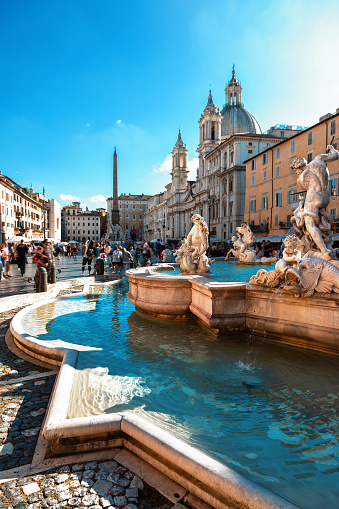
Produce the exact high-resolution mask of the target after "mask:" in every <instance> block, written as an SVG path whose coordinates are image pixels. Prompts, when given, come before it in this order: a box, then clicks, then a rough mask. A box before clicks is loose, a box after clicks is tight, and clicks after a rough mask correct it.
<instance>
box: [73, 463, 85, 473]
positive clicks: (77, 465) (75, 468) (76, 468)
mask: <svg viewBox="0 0 339 509" xmlns="http://www.w3.org/2000/svg"><path fill="white" fill-rule="evenodd" d="M84 468H85V465H83V464H82V463H75V465H72V470H73V472H79V471H80V470H83V469H84Z"/></svg>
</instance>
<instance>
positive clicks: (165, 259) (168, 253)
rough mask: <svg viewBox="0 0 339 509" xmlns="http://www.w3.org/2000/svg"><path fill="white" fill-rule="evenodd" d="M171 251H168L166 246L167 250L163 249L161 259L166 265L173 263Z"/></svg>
mask: <svg viewBox="0 0 339 509" xmlns="http://www.w3.org/2000/svg"><path fill="white" fill-rule="evenodd" d="M171 254H172V252H171V250H170V249H168V245H167V244H166V246H165V249H163V251H162V253H161V258H162V261H163V262H164V263H169V262H170V261H171Z"/></svg>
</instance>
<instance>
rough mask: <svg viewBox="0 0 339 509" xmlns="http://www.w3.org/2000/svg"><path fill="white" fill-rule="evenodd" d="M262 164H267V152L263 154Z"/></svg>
mask: <svg viewBox="0 0 339 509" xmlns="http://www.w3.org/2000/svg"><path fill="white" fill-rule="evenodd" d="M262 164H267V153H265V154H263V155H262Z"/></svg>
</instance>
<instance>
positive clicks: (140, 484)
mask: <svg viewBox="0 0 339 509" xmlns="http://www.w3.org/2000/svg"><path fill="white" fill-rule="evenodd" d="M129 487H130V488H138V489H139V490H143V489H144V483H143V482H142V480H141V479H140V477H138V476H137V475H135V476H134V477H133V479H132V480H131V484H130V485H129Z"/></svg>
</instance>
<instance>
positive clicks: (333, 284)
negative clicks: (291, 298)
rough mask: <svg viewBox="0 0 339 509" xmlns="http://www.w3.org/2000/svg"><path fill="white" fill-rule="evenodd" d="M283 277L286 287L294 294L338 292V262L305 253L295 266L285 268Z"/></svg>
mask: <svg viewBox="0 0 339 509" xmlns="http://www.w3.org/2000/svg"><path fill="white" fill-rule="evenodd" d="M333 262H336V260H334V261H333ZM285 279H286V282H288V283H289V286H288V289H289V290H290V291H293V292H295V294H296V296H299V295H302V296H303V297H311V296H312V295H313V294H314V292H319V293H331V292H335V293H339V262H338V261H337V263H335V264H334V263H331V262H329V261H326V260H322V259H321V258H314V257H311V256H308V255H306V256H304V257H303V258H302V260H301V261H300V262H299V264H298V266H297V267H295V268H294V267H290V268H288V269H287V271H286V276H285Z"/></svg>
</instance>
